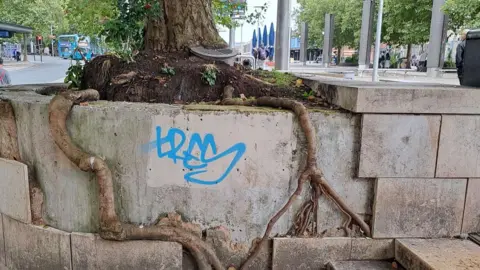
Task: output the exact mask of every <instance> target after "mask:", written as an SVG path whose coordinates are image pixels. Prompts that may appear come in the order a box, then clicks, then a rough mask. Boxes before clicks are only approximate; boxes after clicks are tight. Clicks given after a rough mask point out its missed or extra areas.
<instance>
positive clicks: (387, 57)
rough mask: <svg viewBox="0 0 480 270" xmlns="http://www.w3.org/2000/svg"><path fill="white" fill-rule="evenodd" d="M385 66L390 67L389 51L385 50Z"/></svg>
mask: <svg viewBox="0 0 480 270" xmlns="http://www.w3.org/2000/svg"><path fill="white" fill-rule="evenodd" d="M385 68H390V52H389V51H387V54H386V55H385Z"/></svg>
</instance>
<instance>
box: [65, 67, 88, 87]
mask: <svg viewBox="0 0 480 270" xmlns="http://www.w3.org/2000/svg"><path fill="white" fill-rule="evenodd" d="M83 67H84V66H83V65H82V64H81V63H80V61H77V63H76V64H75V65H71V66H70V67H69V68H68V70H67V72H66V73H65V75H67V76H66V77H65V81H64V82H65V83H69V84H70V85H69V86H68V88H80V84H81V81H82V77H83Z"/></svg>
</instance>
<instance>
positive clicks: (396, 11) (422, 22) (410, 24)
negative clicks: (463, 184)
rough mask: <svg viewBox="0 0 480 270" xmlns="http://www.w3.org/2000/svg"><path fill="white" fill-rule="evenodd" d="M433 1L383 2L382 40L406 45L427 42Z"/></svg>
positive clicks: (395, 0) (405, 0)
mask: <svg viewBox="0 0 480 270" xmlns="http://www.w3.org/2000/svg"><path fill="white" fill-rule="evenodd" d="M432 5H433V0H402V1H398V0H385V6H384V14H383V18H384V23H383V29H382V36H383V38H382V39H383V40H384V41H386V42H388V43H390V44H398V45H408V44H421V43H425V42H428V40H429V37H430V22H431V18H432Z"/></svg>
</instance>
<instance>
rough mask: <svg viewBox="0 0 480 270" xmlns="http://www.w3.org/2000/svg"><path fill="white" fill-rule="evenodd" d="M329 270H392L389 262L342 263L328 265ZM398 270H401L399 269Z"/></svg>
mask: <svg viewBox="0 0 480 270" xmlns="http://www.w3.org/2000/svg"><path fill="white" fill-rule="evenodd" d="M327 270H392V263H391V262H387V261H340V262H331V263H329V264H328V267H327ZM397 270H399V269H398V268H397Z"/></svg>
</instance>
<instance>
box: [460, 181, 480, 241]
mask: <svg viewBox="0 0 480 270" xmlns="http://www.w3.org/2000/svg"><path fill="white" fill-rule="evenodd" d="M478 194H480V179H479V178H470V179H468V186H467V197H466V199H465V212H464V213H463V224H462V233H473V232H480V196H479V195H478Z"/></svg>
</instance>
